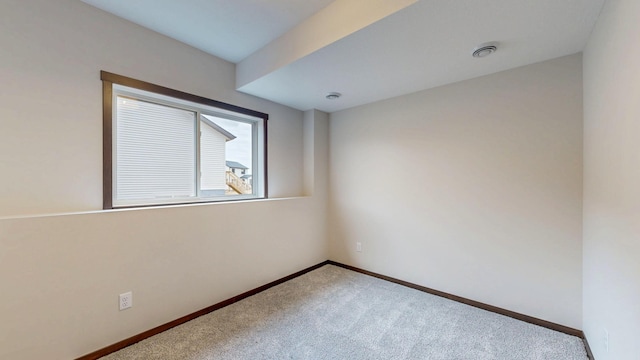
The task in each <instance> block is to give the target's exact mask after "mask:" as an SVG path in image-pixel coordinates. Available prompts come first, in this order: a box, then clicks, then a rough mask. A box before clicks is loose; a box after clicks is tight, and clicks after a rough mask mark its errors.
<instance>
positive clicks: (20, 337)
mask: <svg viewBox="0 0 640 360" xmlns="http://www.w3.org/2000/svg"><path fill="white" fill-rule="evenodd" d="M314 201H315V200H314V198H312V197H306V198H296V199H280V200H269V201H255V202H250V203H231V204H217V205H196V206H183V207H167V208H156V209H147V210H128V211H114V212H98V213H92V214H76V215H62V216H40V217H33V218H19V219H18V218H17V219H5V220H0V293H2V294H3V295H4V296H3V298H2V301H0V318H2V326H0V359H12V360H13V359H15V360H22V359H25V360H26V359H29V360H31V359H72V358H75V357H77V356H80V355H83V354H86V353H89V352H91V351H95V350H98V349H100V348H102V347H104V346H107V345H110V344H112V343H115V342H117V341H120V340H122V339H125V338H128V337H130V336H133V335H135V334H138V333H141V332H143V331H145V330H149V329H151V328H153V327H155V326H158V325H161V324H164V323H167V322H169V321H171V320H174V319H177V318H179V317H181V316H184V315H187V314H190V313H192V312H194V311H197V310H199V309H202V308H205V307H207V306H209V305H213V304H215V303H217V302H219V301H222V300H225V299H228V298H231V297H233V296H235V295H238V294H240V293H242V292H244V291H247V290H250V289H253V288H256V287H258V286H260V285H263V284H266V283H268V282H270V281H273V280H276V279H279V278H281V277H283V276H286V275H289V274H291V273H293V272H295V271H298V270H301V269H303V268H306V267H308V266H311V265H313V264H317V263H319V262H321V261H323V260H325V259H326V258H327V254H326V243H325V239H324V238H322V237H321V234H322V231H323V230H324V224H323V223H319V222H318V221H317V219H316V218H319V217H320V215H321V214H314V213H313V211H312V210H313V208H314V204H313V202H314ZM303 214H304V215H303ZM316 234H318V235H316ZM127 291H132V292H133V304H134V305H133V307H132V308H131V309H128V310H125V311H118V294H121V293H124V292H127Z"/></svg>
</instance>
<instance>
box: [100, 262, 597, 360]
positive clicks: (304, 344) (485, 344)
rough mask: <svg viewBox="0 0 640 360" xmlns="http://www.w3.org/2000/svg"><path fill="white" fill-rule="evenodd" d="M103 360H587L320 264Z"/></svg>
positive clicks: (489, 318) (542, 332) (559, 342)
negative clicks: (296, 276) (303, 273)
mask: <svg viewBox="0 0 640 360" xmlns="http://www.w3.org/2000/svg"><path fill="white" fill-rule="evenodd" d="M102 359H103V360H123V359H127V360H131V359H140V360H142V359H144V360H149V359H163V360H172V359H176V360H177V359H180V360H212V359H277V360H281V359H385V360H387V359H432V360H440V359H441V360H463V359H464V360H489V359H504V360H525V359H526V360H587V354H586V351H585V349H584V346H583V343H582V340H581V339H580V338H577V337H575V336H570V335H566V334H563V333H559V332H556V331H553V330H549V329H546V328H543V327H539V326H536V325H532V324H529V323H525V322H522V321H518V320H515V319H512V318H509V317H506V316H502V315H498V314H495V313H491V312H488V311H485V310H481V309H478V308H475V307H472V306H468V305H465V304H461V303H457V302H454V301H451V300H448V299H445V298H441V297H438V296H434V295H430V294H426V293H424V292H421V291H418V290H414V289H411V288H407V287H404V286H401V285H398V284H395V283H391V282H387V281H384V280H380V279H377V278H373V277H370V276H367V275H363V274H360V273H357V272H353V271H350V270H346V269H343V268H340V267H337V266H333V265H325V266H323V267H321V268H319V269H316V270H314V271H311V272H309V273H307V274H305V275H302V276H300V277H298V278H295V279H293V280H290V281H288V282H286V283H283V284H280V285H278V286H275V287H273V288H271V289H269V290H266V291H264V292H262V293H259V294H257V295H254V296H252V297H249V298H247V299H244V300H242V301H240V302H237V303H235V304H233V305H230V306H227V307H225V308H222V309H220V310H217V311H214V312H212V313H210V314H207V315H204V316H202V317H199V318H197V319H195V320H192V321H190V322H188V323H185V324H183V325H180V326H178V327H175V328H173V329H171V330H168V331H166V332H163V333H161V334H159V335H156V336H154V337H151V338H149V339H146V340H143V341H141V342H139V343H137V344H134V345H132V346H130V347H127V348H125V349H122V350H120V351H118V352H115V353H113V354H110V355H108V356H106V357H103V358H102Z"/></svg>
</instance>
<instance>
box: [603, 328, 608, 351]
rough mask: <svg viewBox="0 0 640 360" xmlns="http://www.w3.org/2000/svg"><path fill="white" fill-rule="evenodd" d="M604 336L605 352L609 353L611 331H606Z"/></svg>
mask: <svg viewBox="0 0 640 360" xmlns="http://www.w3.org/2000/svg"><path fill="white" fill-rule="evenodd" d="M602 335H603V336H602V340H603V342H604V344H603V345H604V351H606V352H609V331H608V330H607V329H604V333H603V334H602Z"/></svg>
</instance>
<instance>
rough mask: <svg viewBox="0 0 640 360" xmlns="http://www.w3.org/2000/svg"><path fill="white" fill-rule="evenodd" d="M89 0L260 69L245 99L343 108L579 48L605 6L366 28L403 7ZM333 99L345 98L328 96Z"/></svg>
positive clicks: (557, 5)
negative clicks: (485, 46)
mask: <svg viewBox="0 0 640 360" xmlns="http://www.w3.org/2000/svg"><path fill="white" fill-rule="evenodd" d="M83 1H84V2H86V3H88V4H91V5H94V6H96V7H99V8H101V9H103V10H105V11H108V12H111V13H113V14H115V15H117V16H120V17H123V18H125V19H128V20H130V21H132V22H135V23H138V24H140V25H142V26H145V27H147V28H150V29H152V30H155V31H157V32H159V33H162V34H164V35H167V36H170V37H172V38H174V39H177V40H179V41H182V42H184V43H187V44H189V45H191V46H194V47H196V48H199V49H201V50H203V51H206V52H208V53H210V54H212V55H215V56H218V57H221V58H223V59H225V60H228V61H231V62H234V63H237V64H238V66H237V68H238V69H239V71H243V72H244V73H246V72H247V71H248V72H252V71H253V70H256V71H253V72H254V73H255V74H256V75H254V76H252V77H250V78H249V80H248V81H246V79H244V78H246V76H244V77H243V81H242V82H243V83H242V84H240V85H241V86H239V89H238V90H240V91H242V92H246V93H248V94H252V95H255V96H258V97H262V98H266V99H269V100H272V101H275V102H278V103H281V104H285V105H288V106H291V107H294V108H297V109H300V110H308V109H314V108H315V109H319V110H322V111H326V112H333V111H337V110H341V109H345V108H349V107H352V106H357V105H361V104H366V103H369V102H373V101H377V100H381V99H386V98H390V97H394V96H399V95H403V94H407V93H411V92H415V91H419V90H423V89H429V88H433V87H436V86H440V85H444V84H449V83H452V82H456V81H461V80H465V79H470V78H474V77H478V76H482V75H486V74H490V73H494V72H498V71H502V70H507V69H511V68H515V67H518V66H523V65H527V64H531V63H535V62H539V61H544V60H548V59H552V58H556V57H560V56H564V55H569V54H573V53H577V52H580V51H582V49H583V48H584V46H585V44H586V42H587V39H588V37H589V35H590V33H591V30H592V28H593V26H594V24H595V22H596V19H597V17H598V15H599V12H600V9H601V8H602V5H603V3H604V1H605V0H418V1H417V2H415V4H413V5H410V3H412V2H413V1H415V0H413V1H406V0H405V1H404V2H405V3H406V4H403V5H402V6H406V5H408V6H407V7H405V8H404V9H400V10H397V9H392V10H391V9H389V10H385V11H386V12H385V13H384V14H385V16H381V19H379V17H380V16H378V17H375V18H371V17H369V18H368V19H369V20H366V21H364V20H362V19H360V18H361V17H366V16H367V15H368V13H369V12H371V11H372V10H371V8H372V7H376V6H377V7H380V8H382V7H384V6H383V5H384V3H385V2H386V3H389V4H391V3H394V2H396V3H397V2H399V0H376V1H373V0H336V1H332V0H180V1H175V0H173V1H172V0H136V1H131V0H83ZM374 3H376V4H378V5H373V4H374ZM381 4H382V5H381ZM339 6H342V7H339ZM358 6H359V7H360V10H361V11H354V9H356V10H357V7H358ZM332 8H333V9H334V11H342V13H340V15H341V16H335V12H334V13H333V14H331V13H329V12H328V11H329V10H331V9H332ZM336 9H337V10H336ZM342 9H344V10H342ZM323 12H324V16H321V15H322V14H323ZM387 13H389V15H388V16H386V14H387ZM329 15H331V16H329ZM349 18H351V19H353V21H352V23H354V24H355V23H357V24H359V25H358V26H357V27H356V28H353V26H351V27H350V25H351V24H349V23H348V22H347V21H346V19H349ZM371 19H373V20H371ZM371 21H373V23H370V22H371ZM305 24H306V25H309V26H307V27H306V28H305V29H306V32H301V29H300V28H301V27H302V26H304V25H305ZM309 29H312V30H313V32H311V33H310V32H309ZM303 30H304V29H303ZM300 34H303V35H304V36H305V38H308V39H309V41H308V43H309V44H310V45H314V44H316V43H317V44H318V46H315V47H313V46H311V47H310V49H311V50H309V51H306V52H302V51H298V49H299V48H300V44H299V43H294V41H292V40H290V39H295V38H296V36H298V37H299V35H300ZM327 34H331V36H332V37H331V38H330V39H331V41H326V37H327V36H328V35H327ZM323 36H324V37H325V41H324V42H321V41H319V40H318V39H319V38H321V37H323ZM488 41H497V42H498V43H499V47H498V51H497V52H496V53H495V54H493V55H492V56H489V57H486V58H482V59H476V58H473V57H471V52H472V50H473V48H474V47H475V46H476V45H478V44H480V43H483V42H488ZM283 42H285V43H284V44H283ZM286 42H291V44H290V46H289V47H288V48H287V43H286ZM283 46H284V49H286V51H282V49H283ZM259 50H260V52H258V51H259ZM269 50H271V52H269ZM251 54H254V56H253V57H252V56H251ZM263 54H264V55H263ZM274 54H275V55H274ZM264 69H267V70H268V71H264ZM241 75H242V74H241ZM331 91H338V92H340V93H342V94H343V96H342V97H341V98H340V99H338V100H333V101H331V100H327V99H325V95H326V94H327V93H328V92H331Z"/></svg>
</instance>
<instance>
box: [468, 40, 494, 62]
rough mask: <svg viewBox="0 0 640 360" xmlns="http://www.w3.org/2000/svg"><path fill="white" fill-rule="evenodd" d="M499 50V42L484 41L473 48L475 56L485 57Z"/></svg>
mask: <svg viewBox="0 0 640 360" xmlns="http://www.w3.org/2000/svg"><path fill="white" fill-rule="evenodd" d="M496 50H498V43H495V42H491V43H484V44H480V45H478V47H476V48H475V49H473V57H476V58H483V57H486V56H489V55H491V54H493V53H494V52H496Z"/></svg>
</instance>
